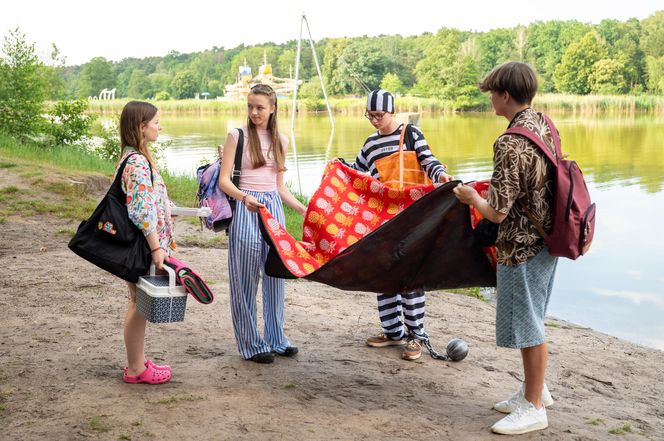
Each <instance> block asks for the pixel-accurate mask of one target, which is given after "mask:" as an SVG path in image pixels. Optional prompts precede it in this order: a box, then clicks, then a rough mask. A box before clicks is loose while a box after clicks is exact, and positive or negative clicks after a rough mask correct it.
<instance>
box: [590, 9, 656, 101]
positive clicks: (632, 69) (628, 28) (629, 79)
mask: <svg viewBox="0 0 664 441" xmlns="http://www.w3.org/2000/svg"><path fill="white" fill-rule="evenodd" d="M597 32H598V33H599V35H601V36H602V38H603V39H604V41H606V45H607V49H608V52H609V58H611V59H614V60H617V61H619V62H621V63H622V65H623V71H622V72H620V75H621V76H622V77H623V78H624V80H625V83H626V87H625V89H626V90H625V91H628V90H633V89H635V88H636V87H637V86H639V85H644V72H645V64H644V62H645V57H644V55H643V51H642V50H641V47H640V44H639V39H640V34H641V24H640V23H639V21H638V20H637V19H635V18H631V19H629V20H627V21H626V22H619V21H618V20H602V21H601V22H600V24H599V25H598V26H597Z"/></svg>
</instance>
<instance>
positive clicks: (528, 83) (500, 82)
mask: <svg viewBox="0 0 664 441" xmlns="http://www.w3.org/2000/svg"><path fill="white" fill-rule="evenodd" d="M478 86H479V88H480V90H481V91H482V92H491V91H495V92H500V93H502V92H508V93H509V94H510V96H511V97H512V99H514V101H516V102H517V103H519V104H530V103H531V102H532V101H533V98H535V93H536V92H537V76H536V75H535V71H534V70H533V68H532V67H530V66H529V65H528V64H526V63H521V62H519V61H508V62H507V63H503V64H501V65H499V66H496V67H494V68H493V70H492V71H491V72H489V74H488V75H487V76H486V77H484V79H483V80H482V81H480V82H479V84H478Z"/></svg>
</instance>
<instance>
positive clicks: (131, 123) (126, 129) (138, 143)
mask: <svg viewBox="0 0 664 441" xmlns="http://www.w3.org/2000/svg"><path fill="white" fill-rule="evenodd" d="M158 111H159V109H157V107H155V106H154V105H152V104H150V103H146V102H145V101H129V102H128V103H127V104H125V106H124V108H123V109H122V113H121V114H120V156H122V152H123V151H124V148H125V147H134V148H135V149H136V150H138V153H140V154H141V155H143V156H145V157H146V158H147V160H148V162H149V163H150V168H155V163H154V159H153V158H152V154H151V153H150V149H149V148H148V145H147V142H145V139H143V131H142V130H141V129H142V127H141V126H142V125H143V124H147V123H149V122H150V121H152V118H154V116H155V115H156V114H157V112H158ZM119 159H120V158H118V160H119Z"/></svg>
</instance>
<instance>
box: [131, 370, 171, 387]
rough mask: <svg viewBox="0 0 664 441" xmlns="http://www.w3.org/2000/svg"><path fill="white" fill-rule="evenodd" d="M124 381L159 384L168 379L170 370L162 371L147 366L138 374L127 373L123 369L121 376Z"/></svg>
mask: <svg viewBox="0 0 664 441" xmlns="http://www.w3.org/2000/svg"><path fill="white" fill-rule="evenodd" d="M123 379H124V382H125V383H130V384H136V383H147V384H161V383H166V382H168V381H170V379H171V371H162V370H158V369H155V368H154V367H152V366H148V367H147V368H146V369H145V370H144V371H143V372H142V373H140V374H138V375H127V371H126V370H125V372H124V376H123Z"/></svg>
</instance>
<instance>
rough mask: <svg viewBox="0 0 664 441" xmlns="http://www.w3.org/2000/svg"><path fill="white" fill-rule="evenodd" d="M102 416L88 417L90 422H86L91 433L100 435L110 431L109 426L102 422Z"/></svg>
mask: <svg viewBox="0 0 664 441" xmlns="http://www.w3.org/2000/svg"><path fill="white" fill-rule="evenodd" d="M102 417H103V416H97V415H95V416H92V417H90V420H89V421H88V427H89V428H90V430H92V431H93V432H100V433H106V432H108V431H109V430H111V426H109V425H108V424H107V423H105V422H104V421H102Z"/></svg>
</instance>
